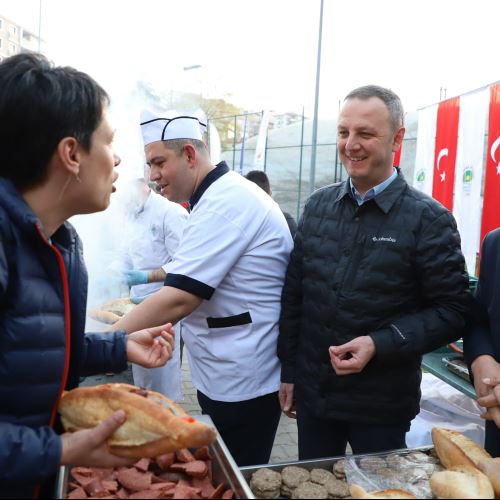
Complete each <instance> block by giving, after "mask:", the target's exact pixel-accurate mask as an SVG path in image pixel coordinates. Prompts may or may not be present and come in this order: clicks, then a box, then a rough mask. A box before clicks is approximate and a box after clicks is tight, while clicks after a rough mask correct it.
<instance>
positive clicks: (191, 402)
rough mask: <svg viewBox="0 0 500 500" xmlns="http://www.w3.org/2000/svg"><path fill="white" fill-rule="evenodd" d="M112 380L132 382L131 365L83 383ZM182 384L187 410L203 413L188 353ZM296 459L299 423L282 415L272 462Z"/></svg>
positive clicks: (183, 404)
mask: <svg viewBox="0 0 500 500" xmlns="http://www.w3.org/2000/svg"><path fill="white" fill-rule="evenodd" d="M110 382H126V383H129V384H131V383H132V370H131V369H130V367H129V369H128V370H127V371H126V372H124V373H121V374H118V375H98V376H95V377H87V378H86V379H85V380H84V381H83V382H82V384H81V385H96V384H105V383H110ZM182 385H183V391H184V401H183V402H182V403H181V404H182V406H183V407H184V409H185V410H186V412H188V413H189V414H191V415H199V414H201V409H200V406H199V405H198V401H197V399H196V390H195V389H194V387H193V386H192V384H191V377H190V373H189V365H188V362H187V356H186V355H184V359H183V363H182ZM296 460H298V453H297V425H296V424H295V421H294V420H292V419H289V418H288V417H285V416H284V415H282V417H281V421H280V424H279V427H278V432H277V434H276V440H275V442H274V447H273V451H272V454H271V460H270V462H271V463H276V462H290V461H296Z"/></svg>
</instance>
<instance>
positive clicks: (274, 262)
mask: <svg viewBox="0 0 500 500" xmlns="http://www.w3.org/2000/svg"><path fill="white" fill-rule="evenodd" d="M190 205H191V214H190V216H189V219H188V222H187V225H186V228H185V230H184V234H183V236H182V240H181V242H180V245H179V248H178V249H177V252H176V253H175V255H174V258H173V260H172V261H171V262H170V263H169V264H168V265H167V268H166V270H167V278H166V280H165V285H167V286H173V287H176V288H179V289H182V290H185V291H187V292H190V293H192V294H194V295H197V296H198V297H201V298H203V299H205V300H204V301H203V302H202V303H201V305H200V306H199V307H198V308H197V309H196V310H195V311H194V312H193V313H191V314H190V315H189V316H188V317H186V318H185V319H184V320H183V326H182V337H183V339H184V341H185V343H186V347H187V349H188V355H189V364H190V369H191V376H192V382H193V385H194V386H195V388H196V389H198V390H199V391H201V392H202V393H203V394H205V395H206V396H208V397H209V398H210V399H213V400H216V401H226V402H236V401H245V400H248V399H253V398H257V397H260V396H263V395H266V394H270V393H272V392H275V391H278V390H279V386H280V363H279V360H278V357H277V353H276V350H277V338H278V320H279V315H280V302H281V291H282V288H283V283H284V279H285V273H286V268H287V265H288V260H289V255H290V252H291V250H292V245H293V243H292V237H291V235H290V230H289V229H288V225H287V223H286V220H285V217H284V216H283V213H282V212H281V210H280V208H279V206H278V205H277V204H276V203H275V202H274V201H273V200H272V198H271V197H270V196H268V195H267V194H266V193H265V192H264V191H262V189H260V188H259V187H258V186H257V185H255V184H254V183H252V182H250V181H248V180H246V179H245V178H243V177H242V176H241V175H239V174H237V173H235V172H230V171H229V169H228V167H227V165H226V164H225V163H224V162H222V163H220V164H219V165H218V166H217V167H216V168H215V169H214V170H213V171H211V172H210V173H209V174H208V176H207V177H206V178H205V179H204V181H203V182H202V184H201V185H200V187H199V188H198V190H197V191H196V192H195V193H194V195H193V197H192V198H191V200H190Z"/></svg>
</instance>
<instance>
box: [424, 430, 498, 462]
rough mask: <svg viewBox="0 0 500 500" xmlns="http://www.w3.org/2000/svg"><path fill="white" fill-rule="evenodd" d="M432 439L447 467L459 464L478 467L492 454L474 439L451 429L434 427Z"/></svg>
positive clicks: (440, 458)
mask: <svg viewBox="0 0 500 500" xmlns="http://www.w3.org/2000/svg"><path fill="white" fill-rule="evenodd" d="M432 441H433V443H434V447H435V449H436V453H437V455H438V457H439V460H440V461H441V463H442V464H443V466H444V467H445V468H446V469H450V468H452V467H457V466H466V467H478V466H479V463H480V462H482V461H483V460H487V459H489V458H491V455H490V454H489V453H488V452H487V451H486V450H485V449H484V448H482V447H481V446H479V445H478V444H476V443H475V442H474V441H472V439H469V438H468V437H467V436H464V435H463V434H460V433H459V432H456V431H452V430H450V429H443V428H440V427H435V428H434V429H432Z"/></svg>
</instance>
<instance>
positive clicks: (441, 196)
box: [432, 97, 460, 210]
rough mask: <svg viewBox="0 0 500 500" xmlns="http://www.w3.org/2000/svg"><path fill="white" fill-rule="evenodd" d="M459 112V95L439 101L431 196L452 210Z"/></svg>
mask: <svg viewBox="0 0 500 500" xmlns="http://www.w3.org/2000/svg"><path fill="white" fill-rule="evenodd" d="M459 114H460V97H454V98H453V99H448V100H446V101H443V102H441V103H439V106H438V114H437V126H436V148H435V150H434V181H433V186H432V197H433V198H434V199H436V200H437V201H439V202H440V203H442V204H443V205H444V206H445V207H446V208H447V209H448V210H453V187H454V183H455V161H456V157H457V137H458V118H459Z"/></svg>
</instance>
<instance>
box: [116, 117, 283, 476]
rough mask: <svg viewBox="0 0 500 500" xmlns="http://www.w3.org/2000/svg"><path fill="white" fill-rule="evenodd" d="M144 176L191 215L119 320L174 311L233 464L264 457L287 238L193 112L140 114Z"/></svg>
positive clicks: (273, 418) (131, 322)
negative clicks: (155, 280) (153, 280)
mask: <svg viewBox="0 0 500 500" xmlns="http://www.w3.org/2000/svg"><path fill="white" fill-rule="evenodd" d="M141 118H142V119H141V122H142V123H141V129H142V134H143V139H144V145H145V152H146V159H147V162H148V164H149V165H150V167H151V180H152V181H156V182H157V183H158V184H159V185H160V187H161V188H162V194H163V195H164V196H166V197H167V198H169V199H170V200H172V201H177V202H181V201H183V200H186V199H189V203H190V208H191V213H190V215H189V219H188V222H187V225H186V227H185V230H184V233H183V236H182V239H181V242H180V244H179V247H178V249H177V251H176V253H175V255H174V258H173V259H172V261H171V262H170V263H169V264H168V265H167V267H166V271H167V276H166V279H165V283H164V284H165V286H164V287H163V288H162V289H161V290H160V291H158V292H156V293H155V294H154V295H153V296H151V297H149V298H147V299H146V300H145V301H144V302H143V303H141V304H140V305H139V306H138V307H137V308H136V309H135V310H134V311H132V312H131V313H129V314H128V315H127V316H126V317H125V318H123V319H122V320H120V321H119V322H118V323H117V324H116V325H115V328H117V329H118V328H121V329H125V330H126V331H133V330H137V329H138V325H141V326H140V327H141V328H142V327H145V326H153V325H156V324H160V323H162V322H165V321H166V320H168V321H172V322H176V321H179V320H180V319H182V318H185V319H184V320H183V326H182V336H183V339H184V341H185V344H186V347H187V350H188V355H189V363H190V368H191V375H192V381H193V385H194V386H195V388H196V389H197V391H198V401H199V403H200V406H201V408H202V410H203V413H207V414H209V415H210V416H211V417H212V420H213V421H214V422H215V425H216V427H217V429H218V430H219V432H220V434H221V436H222V438H223V440H224V441H225V443H226V444H227V446H228V448H229V450H230V452H231V454H232V455H233V457H234V458H235V460H236V462H237V464H238V465H240V466H242V465H252V464H258V463H266V462H268V461H269V457H270V454H271V449H272V445H273V442H274V437H275V434H276V429H277V426H278V423H279V418H280V413H281V412H280V408H279V401H278V390H279V386H280V364H279V361H278V358H277V355H276V347H277V337H278V320H279V314H280V299H281V291H282V287H283V282H284V278H285V272H286V268H287V265H288V259H289V255H290V251H291V249H292V237H291V235H290V231H289V229H288V225H287V223H286V220H285V218H284V216H283V213H282V212H281V210H280V208H279V206H278V205H277V204H276V203H275V202H274V201H273V200H272V199H271V198H270V197H269V196H267V195H266V193H264V192H263V191H262V190H261V189H260V188H259V187H257V186H256V185H255V184H253V183H252V182H250V181H248V180H246V179H245V178H243V177H242V176H240V175H239V174H237V173H235V172H232V171H229V168H228V167H227V165H226V164H225V163H224V162H222V163H219V164H218V165H217V166H214V165H213V164H212V163H211V161H210V156H209V153H208V149H207V147H206V145H205V143H204V142H203V141H202V133H203V130H204V124H203V123H201V122H200V121H199V119H198V118H197V117H195V116H190V115H182V114H176V113H172V114H168V115H167V114H166V115H163V116H157V115H153V114H152V113H149V112H145V113H143V115H142V117H141Z"/></svg>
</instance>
